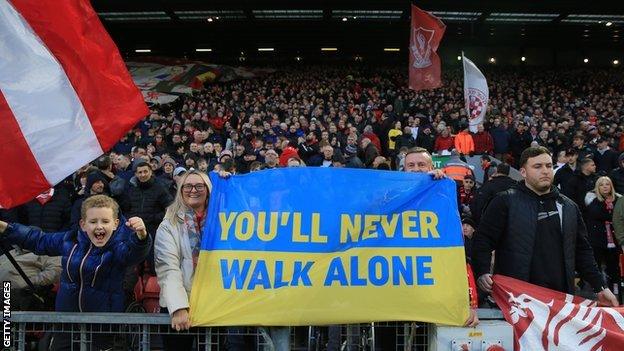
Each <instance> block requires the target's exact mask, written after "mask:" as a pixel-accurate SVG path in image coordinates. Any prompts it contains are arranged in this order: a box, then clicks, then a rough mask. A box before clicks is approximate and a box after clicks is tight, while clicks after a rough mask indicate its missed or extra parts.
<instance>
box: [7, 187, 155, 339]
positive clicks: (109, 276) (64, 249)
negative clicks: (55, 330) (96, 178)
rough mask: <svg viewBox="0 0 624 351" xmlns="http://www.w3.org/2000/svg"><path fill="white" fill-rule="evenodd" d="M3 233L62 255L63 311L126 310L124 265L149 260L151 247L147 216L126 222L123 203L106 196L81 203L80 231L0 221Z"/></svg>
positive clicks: (59, 299) (60, 307)
mask: <svg viewBox="0 0 624 351" xmlns="http://www.w3.org/2000/svg"><path fill="white" fill-rule="evenodd" d="M120 223H121V224H122V225H121V226H120ZM123 224H125V225H123ZM0 234H2V235H0V239H2V240H3V241H4V242H5V243H6V244H14V245H17V246H19V247H22V248H25V249H28V250H30V251H32V252H34V253H35V254H37V255H47V256H62V257H63V258H62V260H61V264H62V268H63V271H62V273H61V285H60V288H59V291H58V294H57V296H56V311H60V312H123V310H124V302H125V301H124V298H125V295H124V291H123V288H122V283H123V277H124V273H125V271H126V268H127V267H129V266H132V265H136V264H138V263H139V262H142V261H143V260H145V257H146V256H147V254H148V252H149V248H150V246H151V239H150V236H149V235H147V231H146V230H145V224H144V223H143V220H142V219H141V218H139V217H132V218H130V219H128V220H127V221H125V220H124V218H123V217H122V216H119V205H118V204H117V203H116V202H115V200H113V199H112V198H110V197H108V196H106V195H95V196H91V197H89V198H88V199H86V200H85V201H84V202H83V204H82V207H81V219H80V229H79V230H70V231H66V232H60V233H44V232H42V231H41V230H37V229H33V228H30V227H27V226H24V225H21V224H17V223H6V222H3V221H0ZM94 341H95V340H94Z"/></svg>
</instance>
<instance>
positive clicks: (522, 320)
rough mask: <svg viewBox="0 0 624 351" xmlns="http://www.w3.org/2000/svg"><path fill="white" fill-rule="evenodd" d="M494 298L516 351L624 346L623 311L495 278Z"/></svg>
mask: <svg viewBox="0 0 624 351" xmlns="http://www.w3.org/2000/svg"><path fill="white" fill-rule="evenodd" d="M493 296H494V299H495V300H496V304H498V307H500V309H501V310H502V312H503V315H504V316H505V319H506V320H507V322H509V323H510V324H511V325H512V326H513V328H514V344H515V345H514V350H515V351H540V350H545V351H546V350H547V351H550V350H570V351H585V350H587V351H596V350H602V351H611V350H612V351H616V350H622V349H623V345H624V316H623V315H622V313H624V308H606V307H597V305H596V301H592V300H586V299H583V298H581V297H576V296H573V295H569V294H565V293H562V292H558V291H554V290H550V289H546V288H542V287H539V286H536V285H533V284H529V283H526V282H523V281H521V280H517V279H513V278H509V277H505V276H501V275H494V293H493Z"/></svg>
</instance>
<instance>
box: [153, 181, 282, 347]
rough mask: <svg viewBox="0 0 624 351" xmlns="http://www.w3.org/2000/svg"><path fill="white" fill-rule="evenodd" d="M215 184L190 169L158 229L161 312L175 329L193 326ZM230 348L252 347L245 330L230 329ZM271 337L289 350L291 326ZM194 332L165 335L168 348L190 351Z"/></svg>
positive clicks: (277, 329)
mask: <svg viewBox="0 0 624 351" xmlns="http://www.w3.org/2000/svg"><path fill="white" fill-rule="evenodd" d="M219 176H220V177H222V178H227V177H229V176H231V173H229V172H225V171H219ZM211 191H212V183H211V182H210V179H208V176H207V175H206V174H205V173H203V172H200V171H196V170H193V171H189V172H187V173H185V174H184V175H183V176H182V177H181V178H180V180H179V183H178V190H177V191H176V197H175V200H174V201H173V203H172V204H171V205H170V206H169V207H167V212H166V214H165V218H164V219H163V221H162V223H161V224H160V226H159V227H158V230H157V232H156V239H155V242H154V253H155V254H154V256H155V266H156V275H157V276H158V284H159V285H160V306H161V312H162V313H169V315H170V316H171V327H172V328H173V329H174V330H176V331H182V330H187V329H189V328H190V327H191V322H190V318H189V296H190V294H191V286H192V285H193V284H192V283H193V282H192V277H193V272H194V271H195V266H196V265H197V258H198V256H199V251H200V247H201V241H202V233H203V230H204V224H205V219H206V210H207V209H208V200H209V199H210V192H211ZM228 331H230V332H231V333H232V334H241V335H232V336H228V338H227V344H228V350H233V351H242V350H248V349H250V345H246V344H245V340H244V338H243V335H242V331H243V330H242V329H241V328H236V327H231V328H228ZM269 334H270V335H271V338H272V339H273V340H270V341H269V342H271V343H272V344H273V345H274V349H275V350H277V351H282V350H289V349H290V345H289V337H290V334H289V328H288V327H285V328H283V327H275V328H269ZM194 341H195V340H194V336H193V335H163V346H164V349H165V351H169V350H171V351H173V350H175V351H177V350H191V349H192V348H193V343H194Z"/></svg>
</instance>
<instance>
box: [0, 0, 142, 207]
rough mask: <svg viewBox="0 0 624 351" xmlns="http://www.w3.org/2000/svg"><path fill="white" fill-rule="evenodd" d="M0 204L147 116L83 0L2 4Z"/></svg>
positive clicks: (12, 201)
mask: <svg viewBox="0 0 624 351" xmlns="http://www.w3.org/2000/svg"><path fill="white" fill-rule="evenodd" d="M0 18H2V21H0V33H2V35H0V47H2V60H0V130H2V133H3V137H2V138H0V164H2V165H3V166H4V168H3V172H1V173H0V207H14V206H17V205H19V204H21V203H24V202H26V201H28V200H30V199H32V198H34V197H35V196H36V195H37V194H39V193H41V192H42V191H44V190H46V189H49V188H50V187H51V186H53V185H55V184H57V183H59V182H60V181H61V180H63V179H64V178H65V177H67V176H68V175H70V174H71V173H72V172H73V171H75V170H76V169H78V168H80V167H81V166H82V165H84V164H86V163H88V162H90V161H92V160H94V159H95V158H97V157H99V156H100V155H101V154H102V153H103V152H105V151H108V150H109V149H110V148H111V147H112V146H113V145H114V144H115V143H116V142H117V141H118V140H119V138H120V137H121V136H122V135H123V134H124V133H126V132H127V131H128V130H129V129H130V128H132V126H133V125H135V124H136V123H137V122H138V121H139V120H140V119H141V118H142V117H144V116H146V115H147V114H148V109H147V106H146V105H145V102H144V101H143V97H142V95H141V92H140V91H139V90H138V89H137V87H136V86H135V85H134V83H133V82H132V78H131V77H130V74H129V73H128V70H127V69H126V66H125V64H124V62H123V60H122V58H121V56H120V54H119V52H118V50H117V47H116V46H115V44H114V43H113V41H112V40H111V38H110V37H109V35H108V33H106V30H105V29H104V27H103V26H102V23H101V22H100V20H99V18H98V16H97V13H95V11H94V10H93V8H92V7H91V5H90V3H89V1H88V0H64V1H53V0H11V1H0Z"/></svg>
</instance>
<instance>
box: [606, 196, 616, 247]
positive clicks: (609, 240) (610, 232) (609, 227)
mask: <svg viewBox="0 0 624 351" xmlns="http://www.w3.org/2000/svg"><path fill="white" fill-rule="evenodd" d="M605 207H606V208H607V212H609V214H610V215H611V216H613V200H611V199H605ZM605 228H606V229H607V248H608V249H614V248H615V247H616V245H615V240H614V239H613V222H612V221H605Z"/></svg>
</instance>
